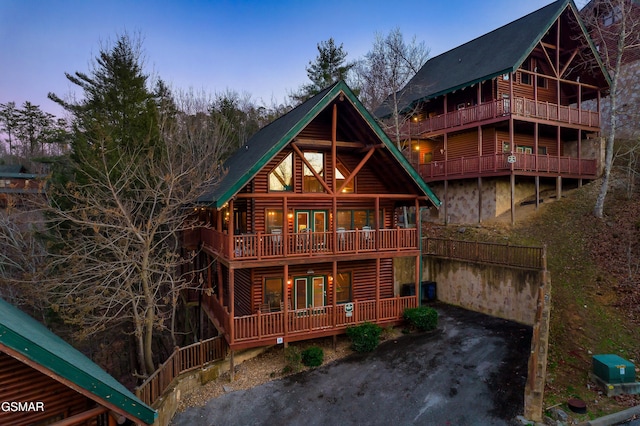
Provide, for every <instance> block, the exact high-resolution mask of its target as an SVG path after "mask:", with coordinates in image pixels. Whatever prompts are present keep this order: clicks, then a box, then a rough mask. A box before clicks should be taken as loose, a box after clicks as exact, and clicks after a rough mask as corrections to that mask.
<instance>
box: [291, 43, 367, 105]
mask: <svg viewBox="0 0 640 426" xmlns="http://www.w3.org/2000/svg"><path fill="white" fill-rule="evenodd" d="M317 48H318V56H316V59H315V60H314V61H309V65H308V66H307V76H308V77H309V80H311V83H310V84H307V85H304V86H302V88H301V89H300V92H299V93H297V94H294V95H292V98H293V99H294V100H296V101H298V102H303V101H305V100H307V99H309V98H311V97H312V96H314V95H316V94H317V93H319V92H321V91H322V90H323V89H325V88H327V87H329V86H330V85H332V84H333V83H335V82H336V81H340V80H347V77H348V75H349V71H350V70H351V68H353V67H354V65H355V63H351V62H346V60H347V52H346V51H345V50H344V47H343V45H342V43H340V45H339V46H337V45H336V43H335V41H334V40H333V37H332V38H330V39H329V40H327V41H322V42H320V43H318V45H317Z"/></svg>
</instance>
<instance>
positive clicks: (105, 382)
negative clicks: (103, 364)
mask: <svg viewBox="0 0 640 426" xmlns="http://www.w3.org/2000/svg"><path fill="white" fill-rule="evenodd" d="M156 417H157V413H156V412H155V410H153V409H152V408H150V407H148V406H147V405H145V404H144V403H143V402H142V401H140V400H139V399H138V398H137V397H136V396H135V395H133V394H132V393H131V392H130V391H129V390H128V389H127V388H125V387H124V386H123V385H122V384H120V383H119V382H118V381H116V380H115V379H114V378H113V377H111V376H110V375H109V374H107V373H106V372H105V371H104V370H103V369H101V368H100V367H99V366H97V365H96V364H94V363H93V361H91V360H90V359H89V358H87V357H86V356H84V355H83V354H82V353H80V352H79V351H78V350H76V349H75V348H73V347H72V346H71V345H69V344H68V343H67V342H65V341H64V340H62V339H61V338H60V337H58V336H56V335H55V334H53V333H52V332H51V331H49V330H48V329H47V328H46V327H44V326H43V325H42V324H40V323H39V322H37V321H36V320H35V319H33V318H31V317H30V316H29V315H27V314H25V313H24V312H22V311H21V310H19V309H17V308H16V307H14V306H12V305H10V304H9V303H7V302H5V301H4V300H2V299H0V424H1V425H3V426H12V425H15V426H23V425H76V424H82V425H101V426H107V425H108V426H115V425H116V424H123V423H125V421H128V422H129V423H128V424H140V425H141V424H153V423H154V421H155V419H156Z"/></svg>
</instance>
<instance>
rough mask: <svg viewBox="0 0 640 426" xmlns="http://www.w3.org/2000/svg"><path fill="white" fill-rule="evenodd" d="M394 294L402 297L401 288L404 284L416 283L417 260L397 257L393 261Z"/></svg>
mask: <svg viewBox="0 0 640 426" xmlns="http://www.w3.org/2000/svg"><path fill="white" fill-rule="evenodd" d="M393 282H394V286H393V294H394V296H399V295H400V288H401V287H402V286H403V285H404V284H409V283H415V282H416V258H415V257H395V258H394V259H393Z"/></svg>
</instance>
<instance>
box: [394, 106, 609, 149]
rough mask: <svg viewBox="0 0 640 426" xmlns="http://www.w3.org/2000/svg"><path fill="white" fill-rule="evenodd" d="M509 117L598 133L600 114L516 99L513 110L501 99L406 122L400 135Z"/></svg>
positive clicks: (407, 136)
mask: <svg viewBox="0 0 640 426" xmlns="http://www.w3.org/2000/svg"><path fill="white" fill-rule="evenodd" d="M509 116H513V117H514V118H524V119H531V120H540V121H548V122H551V123H559V124H567V125H575V126H580V127H584V128H593V130H597V129H598V128H599V127H600V114H599V113H598V112H594V111H589V110H585V109H578V108H575V107H572V106H563V105H558V104H553V103H549V102H540V101H535V100H533V99H527V98H520V97H516V98H514V102H513V108H512V106H511V100H510V99H500V100H496V101H491V102H485V103H482V104H479V105H474V106H470V107H466V108H462V109H459V110H456V111H453V112H449V113H446V114H441V115H437V116H434V117H429V118H426V119H424V120H420V121H412V122H409V121H407V122H406V123H403V124H402V127H401V129H400V134H401V137H403V138H406V139H410V138H411V137H416V136H419V135H429V134H434V133H437V132H441V131H443V130H456V129H462V128H464V127H466V126H470V125H478V124H481V123H482V122H491V121H497V120H504V119H506V118H509Z"/></svg>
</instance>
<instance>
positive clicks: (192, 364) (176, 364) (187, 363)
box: [135, 336, 227, 405]
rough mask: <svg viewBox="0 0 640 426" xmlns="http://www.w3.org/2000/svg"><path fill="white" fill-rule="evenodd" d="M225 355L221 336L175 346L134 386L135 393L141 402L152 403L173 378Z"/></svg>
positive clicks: (225, 349) (224, 343)
mask: <svg viewBox="0 0 640 426" xmlns="http://www.w3.org/2000/svg"><path fill="white" fill-rule="evenodd" d="M226 355H227V342H226V341H225V340H224V338H222V336H217V337H214V338H212V339H208V340H203V341H201V342H198V343H194V344H192V345H189V346H185V347H182V348H176V349H175V350H174V351H173V353H172V354H171V356H169V358H168V359H167V360H166V361H165V362H164V363H163V364H161V365H160V366H159V367H158V369H157V370H156V371H155V372H154V373H153V374H152V375H151V376H149V378H148V379H147V380H145V381H144V383H142V384H141V385H140V386H138V387H136V389H135V394H136V396H137V397H138V398H140V400H141V401H142V402H144V403H146V404H147V405H152V404H153V403H154V402H156V401H157V400H158V398H160V396H161V395H162V394H163V393H164V391H165V390H166V389H167V388H169V386H170V385H171V382H173V380H174V379H175V378H177V377H178V376H180V375H181V374H183V373H186V372H187V371H191V370H195V369H197V368H201V367H202V366H204V365H205V364H207V363H210V362H214V361H219V360H222V359H224V358H225V356H226Z"/></svg>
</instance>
